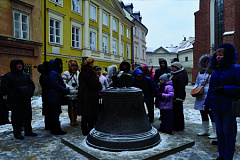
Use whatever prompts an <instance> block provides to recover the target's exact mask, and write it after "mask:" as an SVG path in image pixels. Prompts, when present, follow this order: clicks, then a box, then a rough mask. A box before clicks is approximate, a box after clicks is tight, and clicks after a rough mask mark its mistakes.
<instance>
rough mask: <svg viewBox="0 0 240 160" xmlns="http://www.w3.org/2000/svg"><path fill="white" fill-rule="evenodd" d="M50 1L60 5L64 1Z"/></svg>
mask: <svg viewBox="0 0 240 160" xmlns="http://www.w3.org/2000/svg"><path fill="white" fill-rule="evenodd" d="M50 1H51V2H53V3H56V4H59V5H61V4H62V0H50Z"/></svg>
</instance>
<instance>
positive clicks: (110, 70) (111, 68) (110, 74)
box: [107, 65, 118, 77]
mask: <svg viewBox="0 0 240 160" xmlns="http://www.w3.org/2000/svg"><path fill="white" fill-rule="evenodd" d="M114 68H115V69H116V72H117V71H118V67H117V66H116V65H111V66H108V67H107V72H108V77H112V76H113V69H114Z"/></svg>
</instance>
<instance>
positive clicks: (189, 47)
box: [178, 41, 195, 53]
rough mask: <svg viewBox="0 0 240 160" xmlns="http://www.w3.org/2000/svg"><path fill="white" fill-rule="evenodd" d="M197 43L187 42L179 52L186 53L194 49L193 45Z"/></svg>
mask: <svg viewBox="0 0 240 160" xmlns="http://www.w3.org/2000/svg"><path fill="white" fill-rule="evenodd" d="M194 42H195V41H191V42H187V43H186V44H184V45H183V46H181V47H180V49H179V50H178V53H179V52H182V51H185V50H189V49H193V43H194Z"/></svg>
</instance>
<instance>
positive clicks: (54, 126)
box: [47, 58, 70, 135]
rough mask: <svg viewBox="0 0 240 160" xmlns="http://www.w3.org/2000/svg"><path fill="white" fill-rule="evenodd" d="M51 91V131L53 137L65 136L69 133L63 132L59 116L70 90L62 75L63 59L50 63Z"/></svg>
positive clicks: (49, 102) (49, 111)
mask: <svg viewBox="0 0 240 160" xmlns="http://www.w3.org/2000/svg"><path fill="white" fill-rule="evenodd" d="M49 69H50V72H49V74H48V76H49V89H48V93H47V94H48V95H47V96H48V99H47V103H48V104H47V107H48V109H47V110H48V113H49V118H50V130H51V134H53V135H63V134H66V133H67V132H65V131H63V130H62V129H61V127H60V121H59V116H60V114H61V113H62V109H61V105H62V103H63V99H64V96H65V95H67V94H69V93H70V92H69V90H68V89H67V88H66V86H65V84H64V82H63V78H62V76H61V75H60V74H61V73H62V71H63V68H62V59H60V58H56V59H51V60H50V61H49Z"/></svg>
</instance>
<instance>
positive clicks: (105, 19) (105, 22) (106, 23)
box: [103, 12, 108, 26]
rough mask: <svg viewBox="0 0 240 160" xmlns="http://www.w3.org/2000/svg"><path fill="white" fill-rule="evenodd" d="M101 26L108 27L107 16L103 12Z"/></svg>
mask: <svg viewBox="0 0 240 160" xmlns="http://www.w3.org/2000/svg"><path fill="white" fill-rule="evenodd" d="M103 25H105V26H108V15H107V13H105V12H103Z"/></svg>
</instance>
